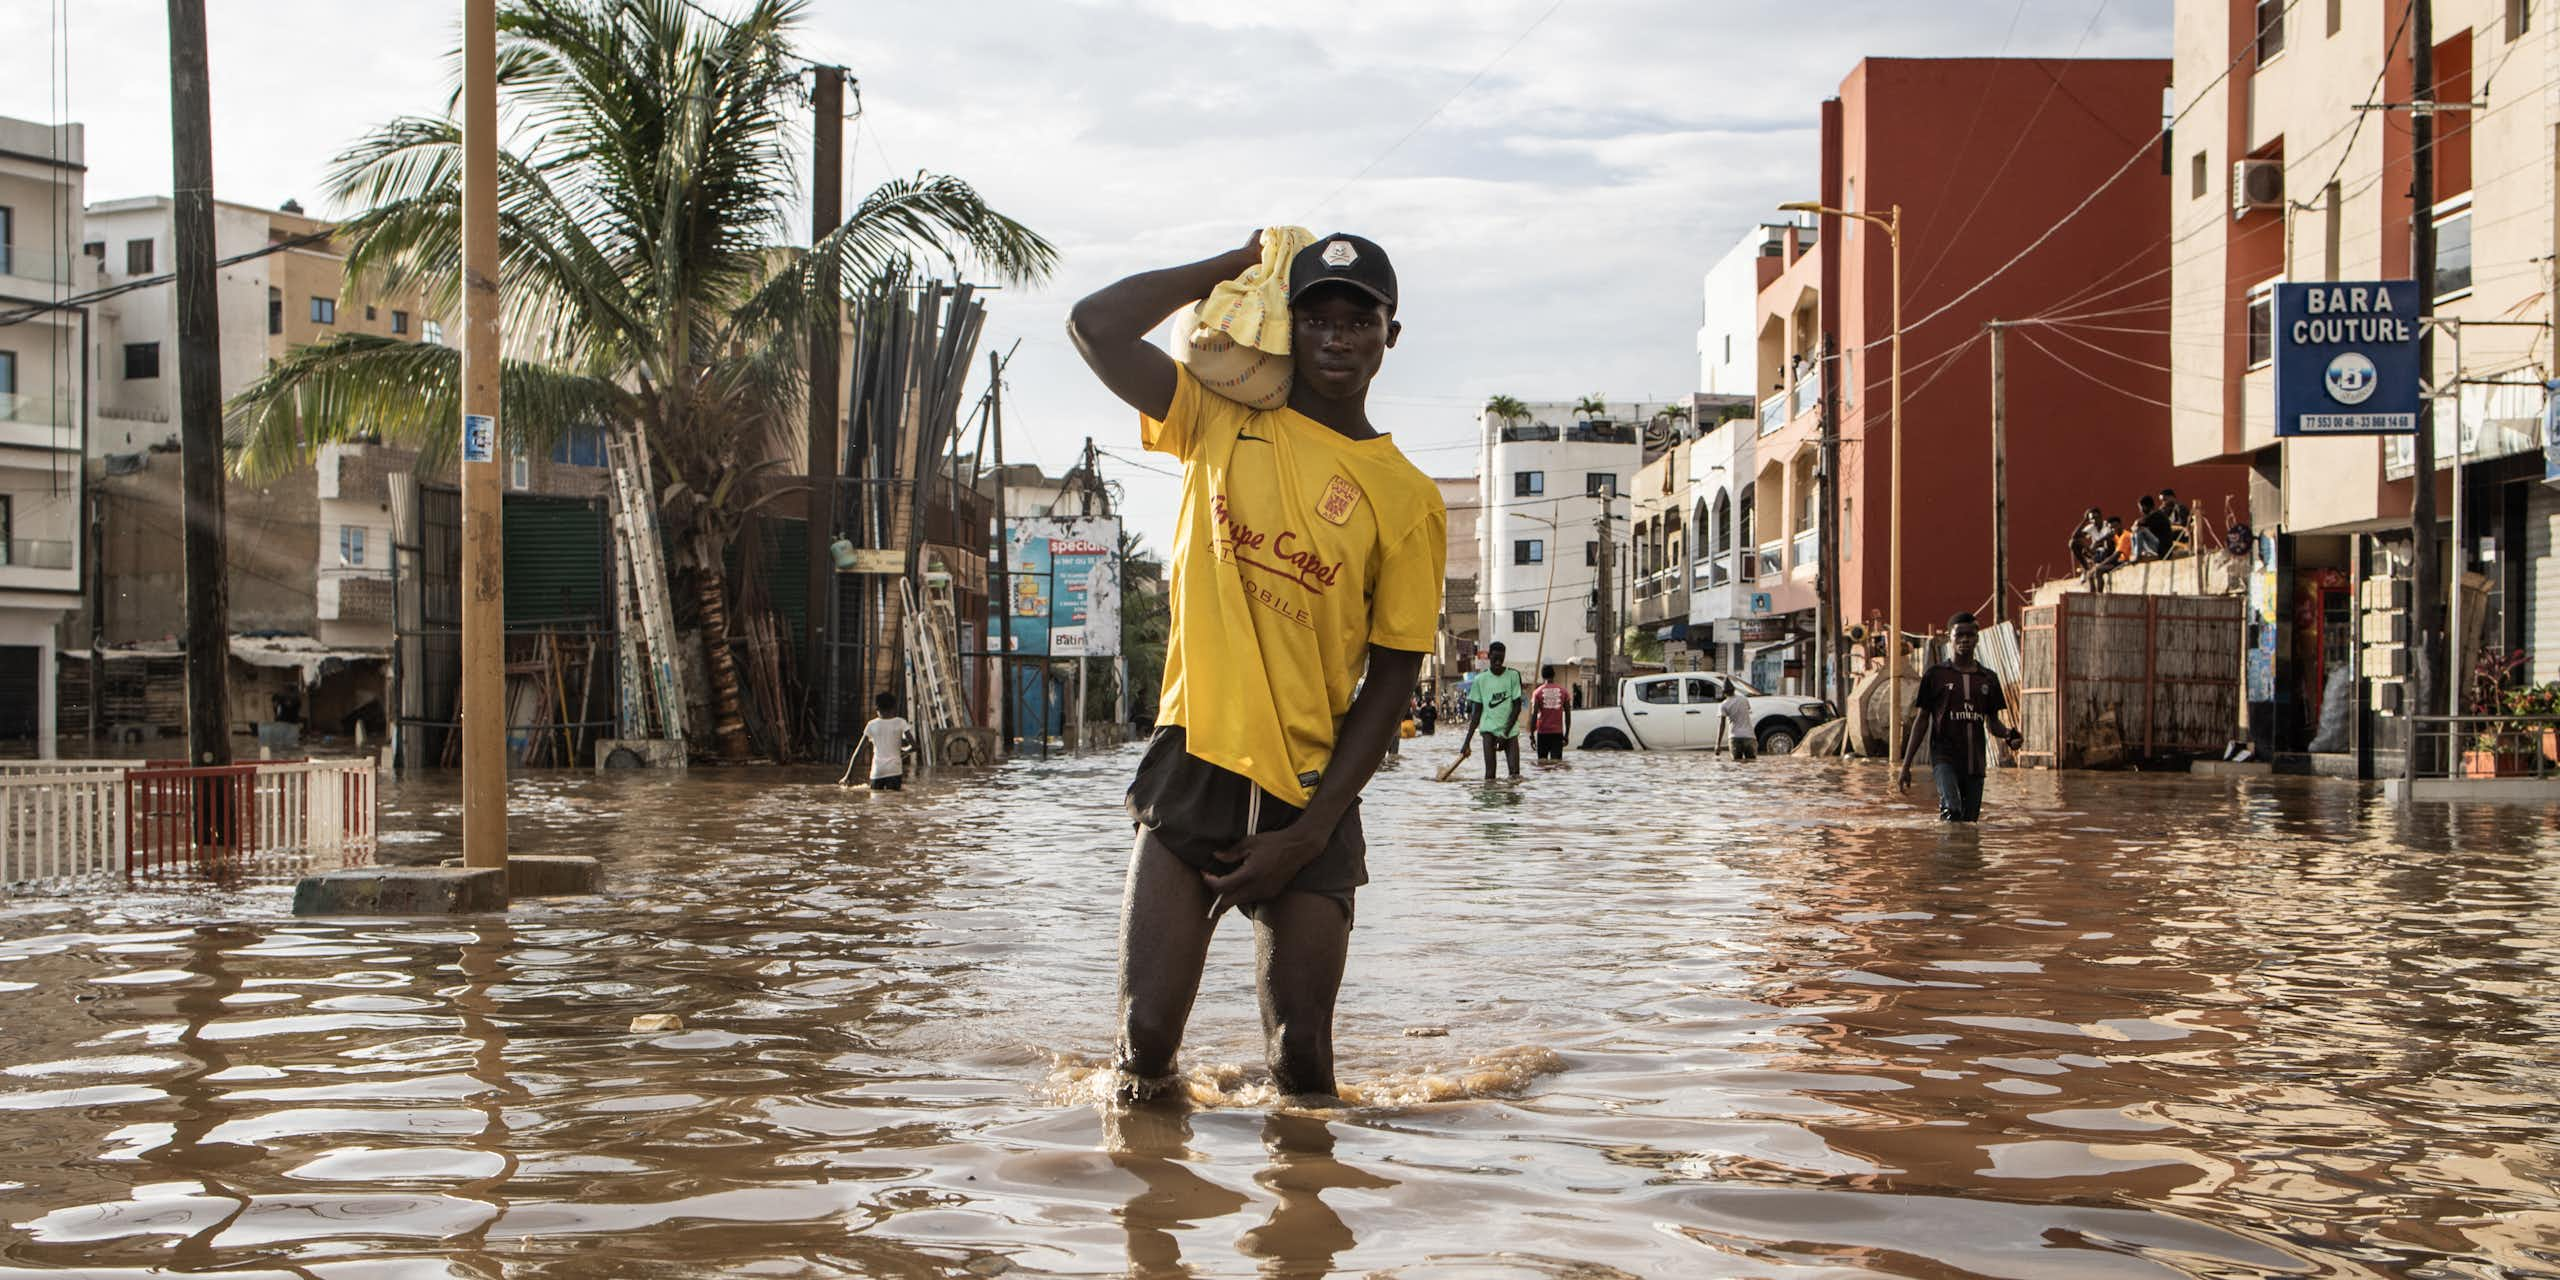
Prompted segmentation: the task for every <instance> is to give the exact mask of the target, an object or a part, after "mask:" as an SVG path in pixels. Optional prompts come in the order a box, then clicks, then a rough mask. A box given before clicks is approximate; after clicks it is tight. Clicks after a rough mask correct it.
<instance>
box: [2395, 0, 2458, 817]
mask: <svg viewBox="0 0 2560 1280" xmlns="http://www.w3.org/2000/svg"><path fill="white" fill-rule="evenodd" d="M2406 2H2407V3H2408V4H2409V6H2410V8H2409V20H2410V23H2409V25H2410V28H2411V29H2410V33H2409V34H2410V39H2409V71H2410V79H2409V87H2410V94H2411V96H2412V98H2413V99H2414V100H2415V102H2416V104H2417V105H2416V106H2415V108H2414V109H2412V110H2411V111H2410V113H2409V156H2410V169H2409V275H2410V277H2411V278H2412V279H2415V280H2416V281H2417V282H2418V317H2419V319H2418V377H2419V380H2420V381H2421V382H2422V383H2427V384H2432V383H2433V382H2434V381H2435V376H2436V363H2435V351H2436V343H2435V327H2434V326H2433V325H2431V324H2429V323H2428V321H2429V320H2431V319H2433V318H2434V316H2435V310H2436V303H2435V297H2436V227H2435V220H2434V219H2435V199H2436V196H2435V186H2436V157H2435V140H2436V118H2435V114H2434V112H2433V110H2432V105H2433V103H2434V102H2435V96H2436V86H2435V78H2436V77H2435V15H2434V13H2433V12H2432V10H2433V8H2434V6H2432V5H2431V4H2428V3H2427V0H2406ZM2425 389H2426V390H2427V391H2430V392H2431V391H2432V390H2433V388H2432V386H2429V387H2427V388H2425ZM2435 403H2436V402H2435V397H2434V396H2433V395H2432V394H2422V395H2420V396H2419V397H2418V435H2417V438H2416V439H2415V440H2412V441H2411V442H2410V443H2411V444H2412V445H2413V446H2414V447H2415V452H2416V455H2417V456H2416V459H2415V461H2416V466H2415V468H2414V469H2413V471H2412V473H2411V474H2412V475H2413V477H2414V479H2412V481H2411V482H2410V499H2409V554H2410V558H2411V566H2410V568H2411V574H2410V582H2409V596H2410V600H2409V607H2410V614H2411V617H2410V620H2409V621H2410V627H2409V633H2408V638H2407V639H2406V640H2405V641H2404V642H2403V643H2404V645H2405V646H2406V648H2407V651H2408V661H2407V666H2408V670H2409V686H2408V689H2407V693H2408V697H2407V698H2405V699H2404V700H2403V701H2402V702H2401V704H2400V715H2401V717H2402V718H2403V720H2405V721H2406V722H2407V724H2408V726H2409V733H2408V738H2407V741H2406V743H2405V746H2406V750H2405V751H2404V753H2403V756H2402V761H2401V769H2402V774H2403V776H2405V777H2410V778H2415V777H2417V776H2418V772H2419V767H2420V760H2419V754H2420V753H2419V750H2418V726H2417V722H2416V721H2415V720H2412V719H2409V717H2412V716H2431V715H2439V714H2442V713H2443V709H2442V708H2440V707H2438V706H2437V705H2436V676H2437V670H2438V668H2437V664H2436V652H2437V650H2436V644H2437V637H2439V636H2440V635H2442V634H2443V632H2444V566H2443V564H2442V563H2441V561H2440V559H2439V557H2440V556H2441V555H2442V554H2443V553H2442V551H2441V550H2440V549H2439V547H2438V545H2437V542H2436V409H2435ZM2460 536H2461V531H2459V530H2456V531H2455V537H2456V539H2457V541H2458V540H2459V539H2460ZM2447 674H2448V675H2449V676H2450V677H2451V678H2452V679H2453V680H2454V681H2455V684H2454V687H2455V688H2460V687H2461V685H2460V677H2461V673H2459V672H2451V673H2447ZM2459 709H2460V708H2459V704H2458V703H2457V704H2456V710H2457V711H2458V710H2459Z"/></svg>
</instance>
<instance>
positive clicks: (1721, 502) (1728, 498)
mask: <svg viewBox="0 0 2560 1280" xmlns="http://www.w3.org/2000/svg"><path fill="white" fill-rule="evenodd" d="M1707 528H1708V529H1710V530H1712V531H1713V536H1714V538H1715V554H1717V555H1723V554H1724V553H1726V552H1728V551H1731V550H1733V495H1732V494H1730V493H1728V492H1726V491H1724V490H1722V489H1718V490H1716V509H1715V514H1714V515H1713V516H1711V517H1709V518H1708V522H1707Z"/></svg>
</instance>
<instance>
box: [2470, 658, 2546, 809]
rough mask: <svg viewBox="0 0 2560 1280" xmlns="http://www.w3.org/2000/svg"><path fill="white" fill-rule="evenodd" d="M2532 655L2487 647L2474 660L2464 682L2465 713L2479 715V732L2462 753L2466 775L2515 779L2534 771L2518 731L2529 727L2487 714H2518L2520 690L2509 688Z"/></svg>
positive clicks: (2472, 736)
mask: <svg viewBox="0 0 2560 1280" xmlns="http://www.w3.org/2000/svg"><path fill="white" fill-rule="evenodd" d="M2530 657H2531V655H2529V654H2527V653H2525V652H2524V651H2522V650H2518V651H2516V652H2514V653H2509V652H2508V651H2507V650H2505V649H2501V648H2496V647H2484V648H2482V649H2481V650H2480V654H2479V656H2478V657H2476V658H2474V659H2472V661H2471V678H2470V679H2469V680H2467V681H2465V682H2464V686H2463V690H2462V713H2463V714H2464V715H2465V716H2471V717H2478V718H2479V720H2478V721H2477V723H2479V725H2480V728H2479V731H2478V732H2476V733H2474V734H2472V735H2471V737H2470V739H2469V741H2468V743H2467V745H2466V749H2465V750H2464V751H2463V753H2462V776H2464V777H2466V778H2511V777H2518V776H2522V775H2526V774H2530V773H2532V772H2533V769H2534V764H2535V761H2534V759H2533V757H2532V755H2531V754H2530V749H2528V748H2524V747H2523V746H2522V745H2521V743H2522V742H2523V739H2522V738H2521V737H2520V736H2519V734H2518V731H2519V730H2520V729H2522V728H2524V727H2525V726H2522V725H2516V724H2510V723H2507V722H2505V721H2500V720H2490V719H2487V717H2491V716H2497V715H2500V714H2508V715H2512V714H2516V712H2515V709H2514V708H2513V707H2511V706H2510V705H2509V702H2510V699H2511V697H2512V695H2513V694H2515V693H2517V692H2520V691H2519V690H2515V689H2511V688H2509V685H2511V684H2512V683H2513V682H2514V680H2515V675H2516V672H2518V671H2521V670H2523V669H2524V665H2525V663H2526V661H2527V660H2528V659H2529V658H2530Z"/></svg>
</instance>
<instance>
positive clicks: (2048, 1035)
mask: <svg viewBox="0 0 2560 1280" xmlns="http://www.w3.org/2000/svg"><path fill="white" fill-rule="evenodd" d="M1438 742H1439V743H1440V744H1443V745H1444V746H1453V745H1454V741H1453V740H1452V739H1450V738H1448V737H1447V736H1445V735H1444V736H1443V737H1442V738H1440V739H1439V740H1438ZM1416 745H1427V744H1416ZM1135 759H1136V755H1135V751H1134V749H1131V750H1128V751H1122V752H1114V753H1110V754H1105V755H1098V756H1093V757H1087V758H1082V759H1075V760H1059V761H1056V762H1052V763H1048V764H1039V763H1027V764H1022V765H1017V766H1014V767H1011V768H1008V769H1006V770H1003V771H1001V772H999V773H996V774H992V775H980V776H977V777H971V778H967V779H965V780H960V781H945V782H939V783H932V784H927V785H923V786H919V787H918V788H917V789H915V790H911V791H908V792H906V793H904V794H903V795H874V794H871V793H869V792H867V791H858V790H857V791H844V790H839V789H837V788H836V787H834V786H833V785H832V779H831V778H827V777H824V776H822V775H818V774H815V773H804V772H786V773H772V772H746V771H736V772H718V771H697V772H695V773H693V774H692V775H690V776H684V777H675V778H668V777H646V776H616V777H613V778H608V779H596V778H584V777H571V776H566V775H562V776H553V777H539V778H532V779H527V780H523V781H520V782H519V783H518V784H517V788H516V800H517V806H518V808H517V817H516V819H515V831H516V838H517V842H518V846H519V848H521V849H524V850H526V851H543V850H549V851H563V852H590V853H594V854H597V855H599V856H601V857H602V858H604V859H605V860H606V861H607V863H608V864H610V869H611V875H612V883H611V892H610V893H609V894H608V895H607V896H605V897H603V898H599V899H589V900H578V901H563V902H553V903H529V904H524V905H521V906H519V907H518V908H517V910H516V911H515V912H514V913H513V914H512V915H510V916H508V917H507V918H504V919H478V920H413V921H397V922H383V921H336V920H295V919H292V918H290V917H289V916H287V915H286V914H285V908H286V905H287V902H286V896H285V894H284V892H283V891H281V890H257V891H244V892H239V893H231V894H220V895H209V896H197V897H184V896H143V897H128V898H116V899H108V900H82V901H62V900H42V899H22V900H18V901H15V902H8V903H0V1276H17V1275H21V1274H31V1273H36V1272H44V1271H48V1270H53V1269H75V1270H77V1271H79V1272H81V1273H82V1274H87V1275H100V1276H122V1275H142V1274H165V1273H173V1272H193V1273H209V1272H220V1273H222V1274H224V1275H227V1276H259V1277H265V1276H305V1277H330V1278H342V1277H343V1278H353V1277H382V1278H384V1280H422V1278H424V1277H445V1276H453V1277H465V1276H468V1277H484V1276H543V1277H571V1276H613V1277H642V1276H694V1275H714V1274H718V1275H746V1276H798V1275H833V1274H847V1273H851V1274H863V1275H876V1276H898V1277H907V1276H943V1275H949V1276H992V1275H999V1274H1020V1275H1078V1276H1099V1275H1121V1274H1136V1275H1141V1276H1180V1275H1200V1276H1229V1275H1256V1274H1264V1275H1290V1276H1297V1275H1320V1274H1325V1273H1328V1272H1334V1273H1341V1274H1346V1275H1357V1276H1388V1277H1414V1278H1421V1277H1462V1276H1463V1277H1557V1278H1561V1277H1574V1278H1576V1280H1594V1278H1598V1277H1613V1276H1620V1275H1640V1276H1678V1277H1695V1276H1705V1277H1718V1276H1751V1277H1788V1278H1793V1277H1849V1276H1907V1277H1932V1278H1935V1277H1955V1276H1999V1277H2028V1278H2034V1280H2044V1278H2047V1277H2105V1278H2108V1280H2114V1278H2117V1277H2127V1278H2130V1277H2151V1276H2210V1277H2265V1276H2410V1277H2447V1278H2453V1277H2462V1278H2473V1280H2479V1278H2487V1277H2510V1276H2515V1277H2520V1276H2527V1275H2550V1274H2553V1273H2554V1272H2560V1193H2555V1189H2554V1184H2555V1172H2556V1171H2560V1141H2555V1139H2554V1136H2553V1134H2554V1130H2555V1118H2560V1105H2555V1098H2560V1015H2555V1007H2556V1002H2555V999H2554V997H2555V994H2560V988H2555V983H2554V966H2555V963H2556V962H2560V912H2555V911H2554V910H2553V903H2552V897H2553V895H2554V892H2555V890H2554V885H2555V884H2556V883H2560V876H2555V867H2554V865H2553V863H2554V861H2555V859H2554V852H2553V851H2554V850H2555V849H2556V848H2560V836H2556V835H2555V833H2554V826H2555V818H2554V816H2553V815H2550V814H2546V813H2543V812H2539V811H2532V812H2522V813H2518V812H2490V811H2478V810H2474V811H2465V812H2463V813H2461V814H2459V815H2456V816H2452V817H2447V816H2445V815H2444V814H2443V813H2442V812H2441V811H2439V812H2438V813H2437V814H2436V815H2435V816H2433V817H2432V818H2425V819H2419V820H2414V821H2410V822H2407V823H2405V824H2404V823H2403V822H2402V821H2401V820H2399V819H2398V818H2396V817H2395V816H2394V815H2393V814H2392V813H2391V811H2390V810H2388V809H2387V808H2385V807H2384V806H2383V805H2382V803H2381V802H2380V801H2379V799H2378V798H2376V797H2374V796H2372V795H2371V794H2370V793H2369V792H2367V791H2364V790H2361V789H2359V788H2357V787H2355V786H2352V785H2349V784H2342V783H2334V782H2315V781H2308V780H2291V779H2276V780H2265V781H2253V782H2242V783H2214V782H2205V781H2200V780H2193V779H2188V778H2183V777H2177V778H2172V777H2165V776H2152V777H2144V776H2139V775H2129V776H2113V777H2100V776H2093V775H2083V776H2073V777H2068V778H2055V777H2052V776H2049V775H2034V776H2028V777H2023V778H2021V777H2016V776H2007V777H2000V778H1995V779H1994V781H1993V784H1992V789H1991V796H1990V810H1991V814H1992V818H1993V820H1992V821H1991V822H1989V823H1987V824H1986V825H1985V826H1984V827H1983V828H1982V829H1981V830H1980V831H1979V832H1948V831H1942V830H1940V829H1939V828H1938V827H1937V825H1936V824H1935V823H1934V822H1932V821H1930V820H1929V818H1930V816H1931V815H1930V813H1929V812H1928V811H1926V810H1924V809H1923V808H1921V807H1919V806H1918V805H1915V804H1908V803H1898V802H1896V801H1895V800H1893V798H1892V797H1891V796H1890V794H1889V793H1888V792H1887V790H1886V789H1885V787H1884V776H1883V773H1882V771H1881V770H1880V769H1878V768H1875V767H1873V766H1868V767H1857V766H1849V765H1843V764H1838V763H1829V762H1825V763H1816V762H1811V761H1804V760H1786V759H1779V760H1764V761H1762V762H1760V763H1758V764H1756V765H1735V764H1731V763H1728V762H1724V761H1721V760H1716V759H1711V758H1707V757H1704V756H1661V757H1654V756H1642V755H1633V756H1630V755H1614V756H1590V755H1585V756H1579V757H1577V762H1576V764H1575V765H1574V766H1573V767H1571V768H1568V769H1565V770H1561V771H1556V772H1551V773H1533V775H1532V776H1531V777H1530V779H1529V780H1528V781H1526V782H1525V783H1522V784H1520V785H1518V786H1512V785H1507V784H1504V785H1495V786H1490V787H1488V786H1485V785H1482V784H1479V783H1475V782H1472V781H1469V782H1463V783H1452V784H1445V785H1435V784H1434V783H1432V782H1431V781H1430V779H1429V777H1428V769H1427V766H1425V765H1424V764H1423V762H1422V761H1421V760H1420V759H1419V758H1417V757H1416V756H1408V757H1407V758H1406V759H1405V761H1403V762H1402V763H1401V765H1400V766H1398V767H1396V768H1393V769H1392V770H1391V771H1389V772H1388V773H1386V774H1385V775H1382V777H1381V778H1380V780H1379V782H1378V783H1377V784H1376V785H1375V786H1374V787H1373V789H1372V793H1371V794H1372V799H1371V801H1370V803H1369V804H1368V806H1367V807H1368V811H1369V821H1370V838H1371V845H1372V853H1371V870H1372V874H1373V876H1374V877H1375V881H1374V883H1372V884H1371V885H1370V887H1369V888H1368V889H1367V890H1366V891H1364V892H1363V893H1362V895H1361V899H1360V904H1359V927H1358V929H1357V931H1356V933H1355V935H1354V937H1353V943H1352V947H1353V950H1352V956H1351V964H1350V973H1349V977H1348V980H1347V983H1346V987H1345V992H1344V998H1343V1002H1342V1015H1341V1020H1340V1027H1339V1036H1340V1043H1341V1059H1342V1074H1343V1078H1344V1082H1345V1085H1346V1090H1345V1092H1346V1095H1347V1097H1348V1098H1349V1100H1350V1101H1351V1103H1352V1105H1350V1106H1349V1107H1347V1108H1346V1109H1342V1110H1329V1111H1305V1110H1290V1109H1284V1108H1281V1107H1279V1106H1278V1105H1276V1103H1275V1101H1274V1099H1273V1098H1272V1097H1271V1096H1270V1091H1269V1088H1268V1085H1267V1082H1266V1080H1265V1078H1264V1077H1263V1076H1262V1074H1261V1068H1260V1065H1259V1059H1260V1050H1259V1043H1260V1036H1259V1030H1258V1026H1257V1022H1256V1016H1255V1013H1254V1006H1253V1000H1252V996H1251V988H1250V981H1249V973H1250V966H1251V952H1250V947H1249V939H1248V935H1247V934H1246V933H1245V932H1244V931H1243V930H1242V928H1241V927H1240V925H1241V922H1240V921H1236V920H1234V919H1233V918H1232V917H1231V918H1230V921H1229V925H1228V927H1227V929H1226V930H1225V931H1223V933H1222V936H1221V938H1220V940H1219V943H1218V945H1217V948H1216V949H1215V951H1214V952H1213V954H1212V956H1211V969H1210V973H1209V976H1208V979H1207V981H1206V983H1205V984H1204V989H1203V993H1202V997H1201V1003H1200V1008H1199V1012H1198V1013H1197V1014H1196V1015H1195V1018H1194V1021H1193V1024H1192V1034H1191V1039H1190V1044H1189V1058H1188V1061H1189V1063H1190V1064H1191V1071H1190V1085H1191V1090H1190V1091H1191V1094H1192V1101H1191V1103H1190V1105H1188V1106H1187V1107H1182V1108H1175V1109H1159V1110H1146V1111H1140V1112H1137V1113H1133V1114H1126V1115H1122V1114H1114V1113H1112V1112H1110V1111H1109V1110H1108V1109H1107V1108H1105V1107H1103V1106H1101V1105H1099V1104H1098V1103H1097V1101H1096V1099H1097V1098H1098V1097H1099V1096H1100V1093H1101V1090H1102V1085H1103V1076H1102V1074H1101V1072H1100V1071H1099V1067H1098V1064H1100V1063H1101V1062H1102V1061H1103V1055H1104V1054H1105V1053H1106V1052H1107V1050H1108V1047H1109V1044H1110V1038H1111V1011H1110V998H1111V981H1112V968H1111V966H1112V952H1113V942H1112V936H1113V931H1114V927H1115V913H1116V908H1117V896H1118V888H1119V880H1120V872H1121V867H1122V861H1123V858H1124V857H1125V853H1126V849H1127V845H1128V831H1127V827H1126V825H1125V823H1124V821H1123V819H1122V818H1121V816H1120V814H1119V810H1118V795H1119V791H1120V788H1121V786H1122V785H1123V782H1124V780H1125V777H1126V775H1127V772H1128V770H1129V768H1130V767H1131V765H1132V764H1133V763H1134V762H1135ZM1921 785H1922V787H1923V788H1924V789H1925V786H1926V783H1925V780H1923V782H1922V784H1921ZM389 795H390V798H389V802H388V803H389V807H390V808H391V809H392V810H393V811H394V812H393V814H392V815H391V819H390V823H389V825H391V826H393V827H394V828H400V827H407V828H410V829H413V830H415V831H417V832H419V833H420V834H419V838H418V840H417V842H416V843H414V844H412V845H410V846H408V847H409V848H410V849H411V850H412V851H413V852H424V851H427V850H431V849H434V848H437V847H438V846H439V844H440V843H441V842H442V841H443V840H445V839H446V838H447V837H445V836H443V835H438V834H431V833H440V832H450V831H451V829H452V827H453V825H454V823H455V821H456V814H455V813H454V808H453V805H454V799H453V797H454V792H453V790H452V787H451V784H450V783H449V782H448V781H443V780H435V781H426V782H411V783H405V784H401V785H399V786H397V787H394V788H393V789H392V790H391V791H390V793H389ZM658 1012H671V1013H676V1014H679V1015H681V1016H682V1017H683V1019H684V1023H685V1025H684V1029H682V1030H681V1031H674V1032H665V1033H657V1034H634V1033H632V1032H631V1031H630V1030H629V1029H628V1028H629V1024H630V1022H631V1019H632V1018H633V1016H634V1015H638V1014H644V1013H658ZM1441 1029H1445V1032H1446V1034H1445V1035H1430V1034H1424V1035H1415V1034H1412V1033H1413V1032H1431V1031H1436V1030H1441Z"/></svg>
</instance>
